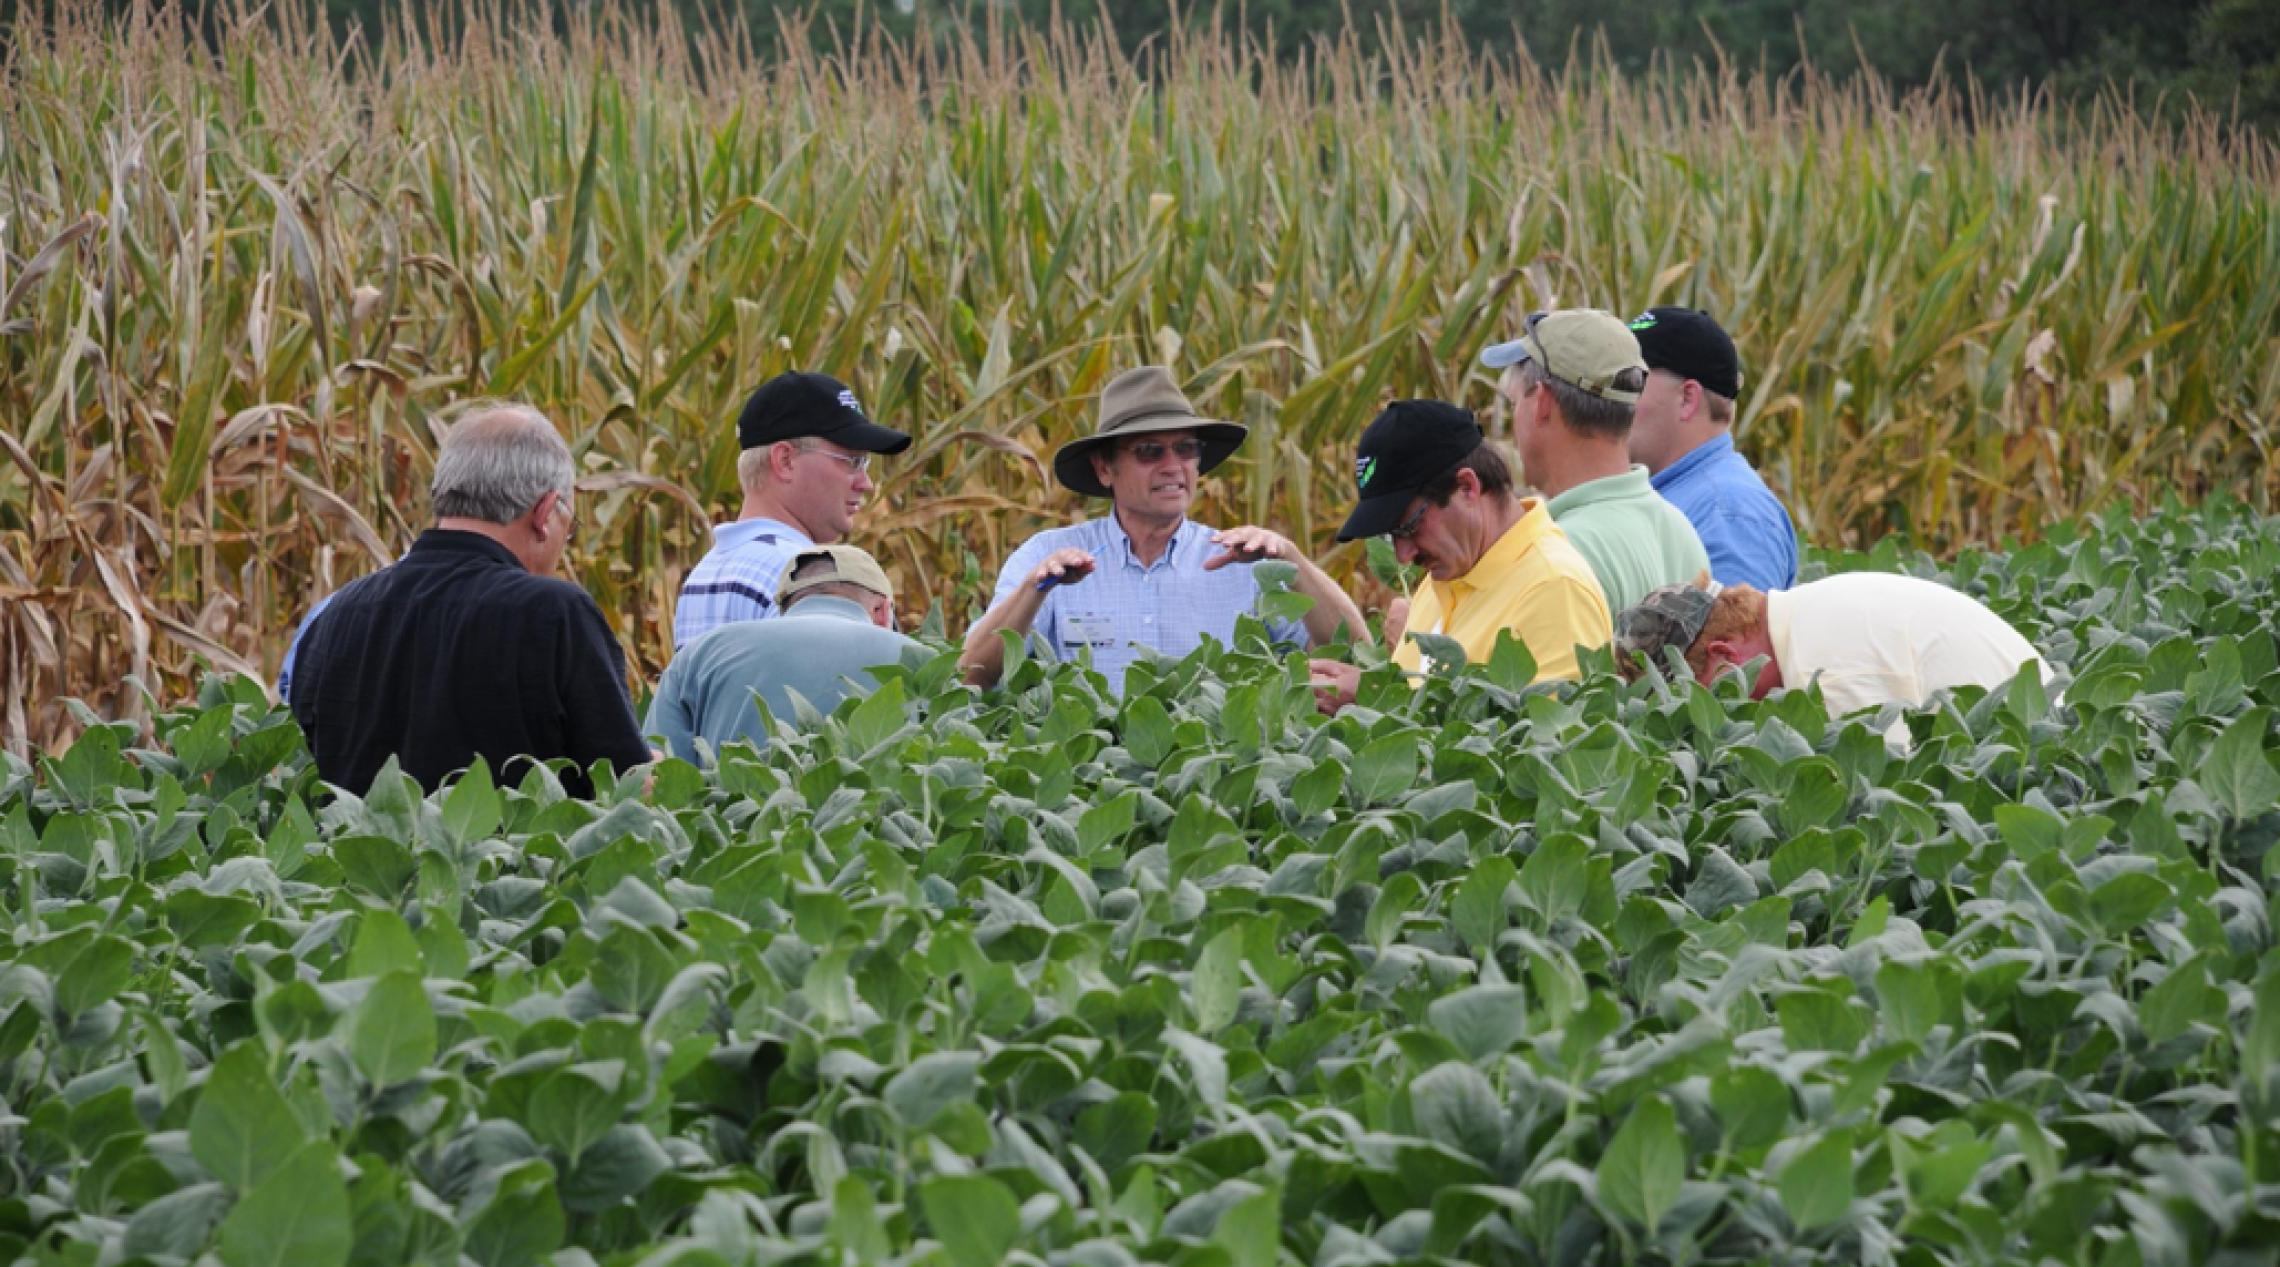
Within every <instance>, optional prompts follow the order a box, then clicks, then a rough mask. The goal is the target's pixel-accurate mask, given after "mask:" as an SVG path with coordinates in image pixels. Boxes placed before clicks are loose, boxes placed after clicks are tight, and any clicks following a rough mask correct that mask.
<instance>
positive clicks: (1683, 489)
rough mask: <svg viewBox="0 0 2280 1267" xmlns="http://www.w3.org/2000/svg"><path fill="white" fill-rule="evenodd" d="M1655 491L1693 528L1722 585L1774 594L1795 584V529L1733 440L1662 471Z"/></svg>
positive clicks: (1706, 446)
mask: <svg viewBox="0 0 2280 1267" xmlns="http://www.w3.org/2000/svg"><path fill="white" fill-rule="evenodd" d="M1654 487H1655V491H1656V492H1658V493H1661V494H1662V495H1663V499H1664V500H1666V501H1668V502H1669V503H1670V504H1671V505H1673V506H1676V507H1678V508H1679V510H1680V511H1681V512H1683V513H1684V514H1685V515H1686V518H1687V519H1688V521H1690V522H1691V523H1693V525H1694V531H1695V532H1696V533H1697V534H1698V535H1700V536H1701V538H1702V548H1703V549H1704V550H1706V551H1708V552H1709V555H1710V575H1711V576H1712V577H1714V578H1716V580H1717V582H1718V583H1719V584H1720V585H1734V584H1743V585H1751V586H1754V587H1756V588H1758V589H1761V590H1767V591H1772V590H1778V589H1788V588H1789V587H1790V586H1792V585H1795V584H1796V583H1797V528H1796V526H1795V525H1794V524H1792V523H1791V522H1790V519H1789V511H1788V510H1787V509H1786V508H1785V507H1783V506H1782V504H1781V500H1780V499H1779V498H1777V497H1775V496H1774V495H1773V490H1772V489H1770V488H1767V487H1766V486H1765V481H1764V480H1763V479H1761V478H1760V477H1759V476H1758V473H1757V468H1755V467H1753V466H1751V465H1750V463H1749V459H1748V458H1745V457H1743V456H1742V455H1741V454H1740V453H1739V452H1737V451H1736V450H1735V448H1734V437H1733V436H1732V435H1731V434H1727V435H1721V436H1719V437H1718V438H1717V439H1715V440H1710V441H1707V442H1705V443H1703V444H1701V445H1698V446H1696V447H1695V449H1694V450H1693V451H1692V452H1690V453H1688V454H1687V455H1686V456H1685V457H1682V458H1680V459H1679V460H1677V461H1676V462H1673V463H1671V464H1670V465H1669V466H1666V467H1664V468H1663V469H1662V470H1661V471H1660V472H1657V473H1656V475H1655V477H1654Z"/></svg>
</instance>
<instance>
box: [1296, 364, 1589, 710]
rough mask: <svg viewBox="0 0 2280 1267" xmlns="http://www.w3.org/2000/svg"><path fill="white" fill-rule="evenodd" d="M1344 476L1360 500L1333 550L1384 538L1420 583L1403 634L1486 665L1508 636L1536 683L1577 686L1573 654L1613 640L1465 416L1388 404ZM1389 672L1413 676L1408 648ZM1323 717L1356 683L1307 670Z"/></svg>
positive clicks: (1580, 574)
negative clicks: (1434, 637)
mask: <svg viewBox="0 0 2280 1267" xmlns="http://www.w3.org/2000/svg"><path fill="white" fill-rule="evenodd" d="M1354 474H1355V478H1356V481H1357V482H1358V484H1359V491H1360V494H1361V499H1360V502H1359V504H1358V505H1356V506H1355V507H1354V513H1353V514H1352V515H1350V516H1348V517H1347V519H1346V526H1345V527H1343V528H1341V529H1339V530H1338V539H1339V540H1340V541H1352V540H1355V539H1356V538H1360V537H1377V536H1386V537H1391V538H1393V548H1394V554H1395V556H1396V557H1397V558H1399V559H1400V560H1401V561H1402V562H1403V563H1404V564H1407V565H1410V566H1414V567H1420V568H1423V569H1425V571H1426V572H1427V573H1428V574H1429V575H1430V577H1431V579H1430V580H1428V581H1427V582H1426V583H1425V586H1424V588H1423V589H1422V590H1420V591H1419V592H1418V594H1417V596H1416V601H1415V604H1414V606H1413V607H1412V608H1411V610H1410V612H1409V622H1408V626H1407V632H1408V633H1410V634H1413V635H1414V634H1420V633H1425V634H1440V635H1442V636H1444V637H1448V638H1453V639H1455V640H1456V641H1457V643H1458V644H1459V645H1460V646H1462V647H1463V648H1464V651H1465V657H1466V659H1468V660H1473V661H1479V660H1486V659H1487V658H1488V655H1489V652H1491V651H1493V650H1494V649H1495V647H1496V636H1497V634H1499V633H1501V632H1503V631H1504V630H1508V629H1509V630H1511V631H1512V633H1513V635H1514V636H1515V637H1517V638H1519V639H1520V641H1521V642H1522V643H1523V644H1525V645H1526V646H1527V648H1528V651H1529V654H1531V655H1533V656H1534V657H1535V658H1536V678H1537V680H1538V681H1543V680H1545V679H1549V678H1572V677H1574V676H1576V672H1577V666H1576V649H1577V648H1578V647H1601V646H1605V645H1606V644H1607V641H1608V638H1609V637H1610V636H1611V635H1612V633H1613V632H1614V620H1613V618H1612V617H1611V616H1610V615H1609V614H1608V610H1607V599H1606V596H1605V595H1604V594H1603V593H1601V591H1600V588H1599V581H1598V579H1597V578H1596V577H1594V576H1593V575H1592V571H1591V565H1590V564H1588V563H1586V562H1584V560H1583V556H1582V555H1581V554H1579V553H1577V552H1576V548H1575V546H1574V545H1573V544H1571V543H1570V542H1569V541H1568V538H1567V534H1566V533H1564V532H1562V531H1561V530H1560V527H1559V525H1558V524H1556V523H1554V522H1552V516H1551V512H1550V511H1549V510H1547V509H1546V508H1545V507H1544V504H1543V503H1542V502H1540V501H1538V500H1536V499H1534V498H1523V497H1520V496H1518V495H1517V494H1516V493H1515V492H1514V489H1513V483H1512V468H1511V467H1510V466H1509V465H1508V464H1507V463H1506V462H1505V460H1504V458H1503V456H1502V455H1501V454H1499V453H1498V452H1497V451H1496V448H1495V446H1493V445H1491V444H1490V443H1488V440H1487V438H1486V437H1484V436H1483V435H1482V434H1481V430H1480V426H1479V424H1477V423H1475V422H1474V421H1473V416H1472V414H1471V413H1469V412H1467V411H1466V410H1464V409H1461V408H1459V407H1457V406H1455V405H1451V404H1448V403H1445V402H1443V401H1438V400H1397V401H1395V402H1394V403H1392V404H1391V405H1388V406H1387V407H1386V409H1385V412H1383V413H1381V414H1379V415H1378V416H1377V420H1376V421H1374V422H1372V423H1370V425H1369V429H1368V430H1366V431H1364V432H1363V433H1362V441H1361V446H1360V451H1359V455H1358V458H1357V460H1356V462H1355V464H1354ZM1393 659H1394V662H1395V663H1397V664H1399V665H1400V666H1401V667H1402V668H1404V669H1408V670H1411V671H1416V670H1418V669H1419V668H1421V667H1422V655H1421V652H1420V650H1419V648H1418V646H1417V643H1416V642H1415V641H1414V639H1412V638H1404V639H1403V640H1402V642H1401V645H1400V646H1399V647H1398V648H1397V649H1396V650H1395V651H1394V654H1393ZM1312 676H1313V679H1314V683H1315V686H1316V688H1317V692H1318V694H1319V695H1320V697H1321V700H1322V705H1323V708H1324V709H1325V710H1326V711H1331V712H1335V711H1337V710H1338V709H1340V708H1343V707H1345V706H1346V705H1347V704H1349V703H1351V702H1353V698H1354V688H1355V685H1356V684H1357V682H1358V681H1359V680H1360V676H1361V675H1360V671H1359V670H1358V669H1356V668H1355V667H1354V666H1353V665H1350V664H1344V663H1341V662H1339V661H1335V660H1316V661H1313V663H1312Z"/></svg>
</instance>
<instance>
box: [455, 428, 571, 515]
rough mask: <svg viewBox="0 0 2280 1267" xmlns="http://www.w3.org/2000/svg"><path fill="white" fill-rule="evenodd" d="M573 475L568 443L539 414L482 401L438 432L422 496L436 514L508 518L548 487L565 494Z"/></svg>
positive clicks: (527, 510)
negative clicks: (439, 446) (439, 447)
mask: <svg viewBox="0 0 2280 1267" xmlns="http://www.w3.org/2000/svg"><path fill="white" fill-rule="evenodd" d="M577 478H578V468H577V464H576V463H574V462H572V461H571V460H570V446H569V445H567V444H564V443H563V442H562V434H561V433H560V432H558V431H556V430H555V429H554V424H553V423H551V422H549V421H547V418H546V415H545V414H542V413H540V412H538V411H537V410H536V409H533V408H531V407H530V406H528V405H514V404H496V403H484V404H479V405H476V406H474V407H473V408H471V409H469V410H468V411H467V413H465V414H463V415H462V416H461V417H460V419H459V421H458V422H457V423H455V424H453V425H452V428H451V430H450V431H448V432H446V433H445V434H444V437H443V449H442V451H441V452H439V453H437V454H436V459H435V475H434V476H433V478H431V479H430V480H429V481H428V497H429V500H430V501H432V502H433V503H434V505H435V516H436V518H438V519H480V520H482V521H483V522H485V523H494V524H504V523H512V522H514V521H515V520H516V519H518V518H520V517H522V516H523V515H527V514H529V513H530V510H531V507H533V506H536V505H537V504H538V499H539V498H541V497H544V496H546V495H547V494H548V493H559V494H561V495H562V496H564V497H568V496H570V491H571V487H572V485H573V484H575V482H576V481H577Z"/></svg>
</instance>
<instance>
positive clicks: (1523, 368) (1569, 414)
mask: <svg viewBox="0 0 2280 1267" xmlns="http://www.w3.org/2000/svg"><path fill="white" fill-rule="evenodd" d="M1505 373H1506V374H1507V375H1511V376H1516V377H1517V380H1518V381H1517V384H1516V385H1517V386H1518V387H1519V388H1520V389H1521V390H1522V391H1525V390H1527V388H1528V386H1529V385H1530V384H1531V383H1542V384H1543V385H1544V389H1545V390H1546V391H1549V392H1550V393H1551V394H1552V401H1553V403H1555V404H1557V405H1558V406H1559V407H1560V418H1561V419H1562V420H1563V421H1565V422H1566V423H1567V425H1568V428H1569V429H1570V430H1572V431H1577V432H1581V433H1582V434H1584V435H1596V436H1601V437H1604V438H1606V439H1610V440H1620V439H1622V438H1623V437H1625V436H1627V435H1629V434H1631V418H1632V415H1633V414H1635V413H1636V412H1637V408H1636V406H1634V405H1632V404H1631V403H1630V402H1629V401H1622V400H1607V399H1604V398H1602V397H1599V396H1594V395H1592V394H1591V393H1590V392H1587V391H1585V390H1583V389H1582V388H1580V387H1578V386H1576V385H1575V384H1573V383H1571V382H1569V381H1567V380H1566V379H1564V378H1559V377H1557V376H1555V375H1551V374H1546V373H1545V372H1544V367H1543V366H1541V365H1538V364H1537V363H1536V362H1535V361H1533V360H1528V361H1522V362H1520V363H1519V364H1518V365H1515V366H1513V367H1512V368H1511V369H1509V370H1506V371H1505ZM1614 385H1615V386H1617V387H1620V388H1622V389H1624V390H1626V391H1638V390H1639V389H1641V388H1643V387H1645V386H1646V385H1647V383H1646V375H1644V374H1640V373H1638V372H1636V371H1635V370H1625V371H1623V372H1622V373H1621V374H1618V375H1617V376H1616V378H1615V384H1614Z"/></svg>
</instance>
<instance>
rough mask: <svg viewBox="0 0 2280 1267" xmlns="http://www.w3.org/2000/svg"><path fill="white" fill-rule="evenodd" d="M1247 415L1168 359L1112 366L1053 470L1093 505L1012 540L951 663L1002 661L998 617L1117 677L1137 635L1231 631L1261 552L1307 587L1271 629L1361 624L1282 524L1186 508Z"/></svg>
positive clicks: (981, 671)
mask: <svg viewBox="0 0 2280 1267" xmlns="http://www.w3.org/2000/svg"><path fill="white" fill-rule="evenodd" d="M1246 434H1247V430H1246V428H1244V427H1242V426H1240V425H1238V424H1236V423H1232V422H1219V421H1215V420H1212V419H1207V418H1202V417H1198V416H1197V415H1196V412H1195V409H1194V407H1193V406H1191V405H1190V404H1189V403H1188V399H1187V397H1186V396H1184V395H1182V394H1181V393H1180V389H1179V386H1178V385H1177V384H1176V383H1174V382H1173V381H1172V374H1171V371H1170V370H1167V369H1164V368H1163V367H1161V366H1145V367H1142V368H1140V369H1136V370H1129V371H1127V372H1125V373H1123V374H1119V375H1117V376H1116V377H1115V378H1114V379H1112V380H1110V382H1109V384H1108V386H1107V387H1106V388H1104V389H1103V390H1102V391H1101V394H1100V422H1099V427H1098V430H1096V431H1095V433H1094V434H1092V435H1090V436H1086V437H1084V438H1083V439H1079V440H1072V441H1070V442H1069V443H1068V444H1065V445H1063V446H1061V450H1060V452H1059V453H1057V454H1055V455H1054V457H1053V474H1054V475H1055V477H1056V478H1058V479H1059V480H1060V481H1061V483H1062V484H1063V485H1064V486H1066V487H1068V488H1070V489H1073V490H1075V491H1076V492H1079V493H1082V494H1084V495H1085V496H1087V497H1102V498H1107V499H1108V501H1109V503H1110V506H1111V510H1110V513H1109V514H1107V515H1104V516H1102V517H1101V518H1099V519H1093V520H1088V521H1086V522H1084V523H1081V524H1077V525H1075V526H1073V527H1068V528H1054V529H1051V530H1048V531H1046V532H1041V533H1039V534H1037V535H1036V536H1035V537H1032V538H1030V539H1029V541H1028V542H1026V543H1025V544H1023V545H1022V547H1021V548H1020V549H1018V550H1016V551H1014V552H1013V555H1012V556H1011V557H1010V558H1008V559H1007V560H1006V562H1005V567H1004V568H1003V570H1001V571H1000V572H999V574H998V583H997V591H996V593H995V594H994V595H993V596H992V598H991V600H990V610H989V611H988V613H987V614H985V615H984V616H983V617H982V618H981V619H980V620H978V621H975V622H974V627H973V628H972V629H971V630H969V631H968V632H967V634H966V645H965V651H964V653H963V655H962V656H961V658H960V661H959V664H960V667H961V668H962V669H963V670H964V672H965V674H966V680H967V681H969V682H971V683H973V684H975V685H977V686H991V685H994V684H996V682H997V680H998V678H999V676H1000V675H1001V674H1002V673H1003V672H1004V670H1005V644H1004V642H1003V641H1002V640H1001V639H1000V638H999V636H998V635H999V633H1000V631H1002V630H1008V629H1010V630H1013V631H1014V632H1016V633H1020V634H1025V635H1028V636H1030V637H1031V638H1032V640H1033V641H1035V642H1036V643H1037V644H1039V646H1041V647H1042V648H1043V650H1044V651H1045V653H1046V654H1049V655H1052V656H1055V657H1057V658H1059V659H1063V660H1073V659H1075V658H1077V657H1078V655H1079V654H1081V653H1084V652H1087V651H1089V652H1090V653H1091V655H1092V662H1093V667H1094V668H1096V669H1099V670H1100V672H1101V674H1102V675H1103V676H1105V677H1106V678H1107V679H1108V683H1109V688H1110V689H1111V690H1115V691H1122V690H1123V689H1124V671H1125V669H1126V667H1127V666H1129V665H1130V664H1131V663H1132V661H1133V660H1134V659H1136V658H1138V653H1137V652H1136V651H1135V650H1134V648H1135V647H1149V648H1152V649H1154V650H1155V651H1158V652H1160V653H1162V654H1164V655H1167V656H1174V657H1177V656H1184V655H1186V654H1187V653H1189V652H1190V651H1193V650H1195V648H1196V647H1198V646H1200V645H1202V642H1203V639H1204V637H1205V636H1207V635H1208V636H1210V637H1213V638H1216V639H1218V640H1220V641H1221V642H1231V641H1233V639H1234V636H1235V621H1236V618H1237V617H1239V616H1241V615H1242V614H1243V613H1245V612H1248V611H1250V610H1252V609H1253V607H1254V606H1256V604H1257V603H1258V599H1259V586H1258V582H1257V580H1256V579H1255V578H1254V577H1253V576H1252V568H1253V566H1254V565H1256V564H1257V563H1258V562H1260V561H1261V560H1264V559H1283V560H1286V561H1288V562H1290V563H1294V564H1296V565H1297V566H1298V578H1297V581H1296V582H1295V583H1294V584H1293V585H1292V589H1293V590H1295V591H1296V592H1298V593H1301V594H1304V595H1306V596H1307V597H1308V598H1311V599H1313V600H1314V607H1313V610H1311V611H1309V612H1308V613H1307V614H1306V617H1305V619H1304V622H1303V628H1302V627H1301V624H1300V622H1294V621H1268V622H1267V628H1268V632H1269V633H1270V634H1271V635H1272V636H1273V637H1274V639H1275V640H1276V641H1277V642H1278V643H1283V644H1286V645H1294V646H1295V645H1297V644H1298V643H1299V641H1300V639H1301V636H1302V635H1303V637H1304V638H1305V640H1306V641H1307V642H1309V643H1311V644H1315V645H1319V644H1322V643H1326V642H1330V641H1333V640H1335V639H1336V638H1338V637H1339V636H1340V632H1341V631H1345V633H1346V636H1349V637H1362V636H1366V635H1365V633H1364V630H1365V626H1364V625H1363V624H1362V613H1361V610H1360V609H1359V608H1357V607H1355V606H1354V601H1353V600H1352V599H1350V598H1348V597H1347V596H1346V594H1345V591H1343V590H1341V589H1339V588H1338V585H1337V582H1335V581H1332V580H1331V579H1330V577H1329V575H1328V574H1327V573H1325V572H1323V570H1322V569H1321V568H1319V567H1317V566H1315V565H1314V563H1313V562H1312V561H1311V560H1309V559H1308V558H1307V557H1306V556H1305V555H1304V554H1302V553H1300V551H1299V549H1298V547H1296V546H1295V545H1293V544H1291V542H1290V541H1289V539H1288V538H1285V537H1283V536H1281V535H1280V534H1278V533H1275V532H1271V531H1269V530H1267V529H1265V528H1258V527H1242V528H1230V529H1227V530H1226V531H1224V532H1215V531H1213V530H1212V529H1210V528H1206V527H1204V526H1203V525H1201V524H1198V523H1195V522H1194V521H1192V520H1190V519H1189V518H1188V517H1187V512H1188V508H1189V507H1190V506H1191V505H1193V504H1194V502H1195V497H1196V486H1197V484H1198V483H1199V482H1200V481H1201V480H1202V478H1203V476H1204V475H1205V474H1207V473H1209V472H1210V471H1211V470H1212V468H1214V467H1216V466H1218V465H1219V464H1220V463H1221V462H1224V461H1226V460H1227V459H1228V457H1229V456H1231V455H1232V454H1233V453H1234V452H1235V450H1236V449H1237V448H1238V447H1240V446H1241V445H1242V443H1243V438H1244V436H1245V435H1246Z"/></svg>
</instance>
